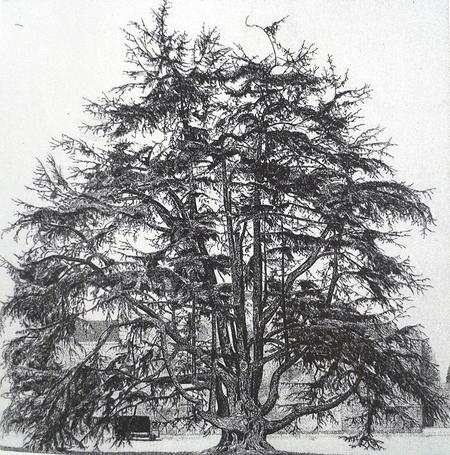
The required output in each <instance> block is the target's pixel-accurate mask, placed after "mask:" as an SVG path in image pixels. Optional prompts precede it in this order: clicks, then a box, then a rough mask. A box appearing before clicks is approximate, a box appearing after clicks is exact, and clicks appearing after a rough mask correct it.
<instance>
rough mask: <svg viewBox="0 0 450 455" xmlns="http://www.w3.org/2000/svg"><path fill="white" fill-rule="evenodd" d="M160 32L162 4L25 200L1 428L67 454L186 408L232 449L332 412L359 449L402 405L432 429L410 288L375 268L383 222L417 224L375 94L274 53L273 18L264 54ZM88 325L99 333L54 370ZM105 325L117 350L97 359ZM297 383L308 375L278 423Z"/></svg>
mask: <svg viewBox="0 0 450 455" xmlns="http://www.w3.org/2000/svg"><path fill="white" fill-rule="evenodd" d="M167 16H168V10H167V6H166V4H163V5H162V6H161V7H160V8H159V9H158V10H157V11H156V12H155V13H154V21H153V25H152V27H148V26H147V25H146V24H145V23H144V22H143V21H142V22H136V23H133V24H132V28H131V29H130V30H129V31H127V32H126V43H127V60H128V63H129V64H130V65H131V66H130V68H131V69H130V70H128V71H127V74H128V76H129V82H127V83H126V84H124V85H121V86H119V87H116V88H114V89H113V90H112V91H110V92H109V93H108V94H105V95H104V96H103V97H102V98H101V99H99V100H98V101H93V102H89V104H88V106H87V112H88V113H90V114H91V115H92V119H93V120H92V123H91V124H90V125H88V126H86V130H87V133H89V134H91V133H94V134H95V135H96V136H97V139H96V140H95V141H94V140H91V141H90V142H89V139H85V140H83V139H76V138H72V137H67V136H63V137H62V138H61V139H60V140H57V141H55V143H54V144H53V145H54V147H55V148H56V149H58V150H60V151H62V152H64V153H66V154H67V155H68V156H69V157H70V160H71V166H70V169H69V170H64V169H61V168H60V167H59V166H58V164H57V161H56V160H55V158H54V157H52V156H51V157H49V158H48V161H47V162H46V163H42V164H40V165H39V166H38V168H37V170H36V174H35V179H34V182H33V190H34V191H36V192H37V194H38V196H39V198H40V200H41V203H40V204H39V205H38V204H31V203H26V202H21V203H20V213H19V214H18V216H17V219H16V220H15V221H14V222H13V224H12V225H11V230H12V231H14V232H15V233H16V235H17V236H21V235H25V236H26V239H27V240H28V248H27V249H26V251H24V252H23V253H21V254H20V255H19V256H18V262H17V263H16V264H10V263H5V265H6V267H8V270H9V272H10V274H11V276H12V279H13V280H14V284H15V289H14V293H13V295H12V296H11V297H10V298H9V299H8V300H7V301H6V302H5V303H4V305H3V307H2V316H3V317H10V318H13V319H15V320H18V321H20V323H21V324H22V327H23V329H22V330H21V331H20V332H19V333H18V334H17V336H16V337H15V338H14V339H13V340H12V341H10V342H9V343H8V345H7V346H6V348H5V350H4V360H5V362H6V365H7V368H8V369H7V377H8V379H9V382H10V384H11V388H10V392H9V396H10V398H11V400H12V401H11V404H10V406H9V408H8V410H7V411H6V414H5V417H4V423H5V425H6V426H7V427H9V428H13V429H18V430H21V431H23V432H25V433H26V435H27V437H28V444H29V445H30V446H32V447H35V448H36V447H37V448H53V447H61V446H64V445H66V446H67V445H82V444H84V442H85V441H87V440H88V439H92V438H101V437H102V435H103V434H107V432H108V431H109V430H110V429H111V425H112V423H113V422H114V418H115V416H116V415H119V414H120V413H122V412H124V411H125V410H127V409H130V408H133V407H135V406H136V405H137V404H138V403H145V404H146V405H147V406H149V407H150V408H155V409H158V408H159V407H161V406H164V405H167V404H170V405H176V404H177V403H180V402H181V401H184V402H188V403H190V404H191V408H192V415H191V416H188V417H187V418H186V420H189V418H195V419H200V420H202V421H204V422H205V423H206V424H207V425H210V426H212V427H215V428H218V429H220V430H221V431H222V438H221V442H220V444H219V447H218V448H217V449H216V450H220V451H223V452H226V453H228V452H230V453H232V452H236V453H237V452H239V453H240V452H245V451H247V452H251V451H254V452H255V451H256V452H267V451H271V450H273V449H272V448H271V447H270V445H269V444H268V443H267V442H266V436H267V435H269V434H272V433H275V432H277V431H279V430H282V429H284V428H292V427H293V426H295V423H296V421H297V420H298V419H299V418H301V417H302V416H307V415H319V417H320V418H321V419H327V418H332V416H333V412H335V410H336V409H337V408H338V407H339V406H340V405H341V404H343V403H346V402H348V401H353V402H358V403H359V405H360V413H359V414H358V416H356V417H355V418H354V424H355V432H354V434H351V435H349V436H348V439H349V441H350V442H351V443H353V444H358V445H362V446H365V447H373V446H378V441H376V440H375V439H374V437H373V430H374V425H375V424H376V423H377V422H380V421H381V420H382V419H383V418H386V417H389V418H394V417H395V418H398V419H400V420H402V421H403V422H404V423H405V425H410V424H411V423H412V422H411V417H410V416H409V415H408V414H407V413H406V412H405V411H404V409H405V407H404V404H405V403H408V402H410V401H411V400H416V401H420V402H421V403H423V404H424V405H425V406H426V408H427V412H428V415H429V416H430V418H432V419H434V418H444V412H443V406H444V398H443V397H442V396H441V395H440V394H439V392H438V391H437V390H435V388H433V387H432V386H430V384H429V381H428V380H427V375H424V374H423V363H424V362H427V371H428V372H429V371H433V370H435V366H434V365H433V364H432V361H431V359H430V358H429V356H428V357H427V356H422V352H421V350H420V349H418V346H419V345H420V339H421V336H420V335H419V332H418V328H417V327H412V326H404V325H403V326H402V325H401V323H400V322H399V319H400V318H401V317H402V316H403V314H404V312H405V309H406V305H405V302H407V295H408V293H409V292H411V291H412V292H420V291H422V290H423V289H424V287H425V282H424V280H423V279H422V278H420V277H419V276H418V275H416V274H415V272H414V270H413V268H412V266H411V265H410V263H409V261H408V260H407V259H404V258H401V257H397V256H395V255H392V254H390V253H389V252H390V251H393V248H392V245H397V244H399V243H401V239H402V237H403V236H404V235H405V232H403V231H401V230H400V228H398V226H400V227H402V226H403V227H404V226H405V225H414V226H416V227H417V228H418V229H420V230H422V231H423V232H426V231H427V230H428V228H429V226H430V224H432V223H433V218H432V215H431V213H430V210H429V208H428V207H427V205H426V204H425V203H424V202H423V199H424V196H426V195H427V193H426V192H421V191H418V190H416V189H414V188H413V187H412V186H409V185H407V184H404V183H402V182H398V181H396V180H395V172H394V170H393V168H392V167H391V166H390V165H389V164H388V161H389V155H388V151H389V148H390V145H391V144H390V142H389V141H385V140H383V139H381V138H380V136H381V131H380V129H379V128H369V127H367V126H365V124H364V121H363V117H362V114H361V106H362V104H363V103H364V101H366V100H367V99H368V98H369V96H370V89H369V87H368V86H363V87H360V88H353V87H351V86H350V83H349V81H348V77H347V75H346V74H344V75H340V74H339V73H338V72H337V70H336V68H335V66H334V64H333V62H332V60H331V58H329V59H328V62H327V63H326V64H325V65H324V66H322V67H319V66H317V65H316V63H315V49H314V48H313V47H312V46H308V45H306V44H304V43H303V44H301V45H300V47H299V48H298V49H295V50H292V49H287V48H285V47H284V46H283V45H282V44H281V43H280V42H279V40H278V39H277V31H278V28H279V27H280V26H281V24H282V22H283V20H281V21H277V22H274V23H273V24H272V25H270V26H268V27H259V26H252V27H256V28H257V29H258V30H255V32H258V33H261V34H262V35H261V36H264V37H265V39H267V43H268V46H269V47H268V54H267V55H266V56H264V57H259V56H252V55H248V54H247V53H246V51H245V50H244V49H243V48H242V47H240V46H238V45H237V46H235V47H233V48H229V47H225V46H224V45H223V44H222V43H221V40H220V37H219V34H218V32H217V31H216V30H215V29H212V30H208V29H206V28H205V29H203V30H202V31H201V32H200V33H199V35H198V36H197V37H196V38H195V39H194V40H190V39H189V38H188V36H187V35H186V34H185V33H181V32H174V31H170V30H169V29H168V26H167ZM249 26H250V25H249ZM89 134H88V135H87V136H89ZM93 312H102V313H103V314H104V315H105V317H106V318H108V320H109V321H110V329H107V330H106V331H105V332H104V334H103V335H102V336H101V337H100V338H99V340H98V343H97V345H96V346H95V348H93V349H92V350H91V352H89V353H87V354H86V355H85V356H83V357H80V358H79V359H77V361H76V362H75V364H74V365H70V366H67V365H65V364H64V363H63V362H61V359H60V357H61V355H60V352H61V350H62V349H68V348H69V349H70V348H72V347H73V346H74V345H75V343H76V341H75V338H74V334H75V328H76V325H77V323H79V322H80V320H84V319H86V318H89V314H90V313H93ZM117 327H120V328H123V329H126V330H125V333H126V338H127V340H126V343H125V344H124V346H123V349H122V350H120V351H118V353H117V354H116V355H114V356H113V357H112V358H111V357H108V356H105V355H104V353H103V352H102V349H101V348H102V345H104V343H105V342H106V341H107V339H108V335H109V333H110V331H112V330H115V329H116V328H117ZM292 371H294V372H295V374H296V375H298V377H302V378H304V381H303V382H302V385H301V387H299V388H297V389H295V390H294V391H292V393H291V394H290V404H289V406H284V407H283V409H282V410H280V409H278V408H277V403H278V402H279V397H280V393H281V392H280V383H281V381H282V378H283V375H286V374H289V373H290V372H292ZM105 432H106V433H105Z"/></svg>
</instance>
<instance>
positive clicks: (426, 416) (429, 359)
mask: <svg viewBox="0 0 450 455" xmlns="http://www.w3.org/2000/svg"><path fill="white" fill-rule="evenodd" d="M421 351H422V352H421V355H422V360H421V362H422V376H423V377H424V379H425V381H426V382H427V383H428V384H429V385H430V387H433V388H436V389H438V388H439V387H441V379H440V375H439V370H438V369H436V368H434V363H435V359H434V354H433V349H432V348H431V344H430V340H429V339H428V338H426V339H424V340H422V343H421ZM430 365H433V366H432V367H431V368H430ZM437 423H439V422H438V420H437V419H436V416H435V415H434V414H433V412H429V411H428V405H427V403H424V404H423V406H422V424H423V426H424V427H433V426H435V425H436V424H437Z"/></svg>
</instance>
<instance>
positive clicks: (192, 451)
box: [0, 429, 450, 455]
mask: <svg viewBox="0 0 450 455" xmlns="http://www.w3.org/2000/svg"><path fill="white" fill-rule="evenodd" d="M380 438H381V439H383V440H384V441H385V446H384V447H385V450H383V451H381V452H380V451H373V450H364V449H351V448H350V447H348V445H347V444H346V443H345V441H343V440H342V439H340V438H339V436H338V435H330V434H314V435H312V434H304V435H299V436H288V435H275V436H272V437H270V438H268V440H269V442H270V443H271V444H272V445H273V446H274V447H275V448H276V449H278V450H285V451H288V452H290V455H375V454H378V455H450V429H445V430H428V431H425V432H424V433H421V434H393V435H380ZM218 440H219V437H218V436H215V435H214V436H207V437H202V436H166V435H164V436H163V437H162V438H161V439H160V440H158V441H154V442H147V441H133V443H132V444H131V445H127V446H122V447H116V448H112V447H110V446H109V445H107V444H105V445H102V446H101V447H100V448H101V450H102V451H103V454H102V455H107V454H110V455H119V453H121V452H122V453H125V454H126V455H171V454H174V455H198V452H199V451H200V450H204V449H207V448H209V447H212V446H214V445H215V444H217V442H218ZM16 442H17V439H16ZM1 444H2V445H3V446H9V447H11V446H15V445H17V444H14V440H12V439H11V438H6V439H2V440H1ZM0 448H1V447H0ZM78 453H80V452H78ZM21 455H25V454H24V453H23V454H21ZM74 455H75V454H74Z"/></svg>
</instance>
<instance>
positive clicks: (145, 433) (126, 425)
mask: <svg viewBox="0 0 450 455" xmlns="http://www.w3.org/2000/svg"><path fill="white" fill-rule="evenodd" d="M115 433H116V438H117V439H118V440H119V441H125V440H130V439H135V440H136V439H137V440H145V441H154V440H155V439H156V438H157V436H158V435H157V433H158V431H157V425H154V423H153V422H152V421H151V420H150V417H148V416H117V417H116V421H115Z"/></svg>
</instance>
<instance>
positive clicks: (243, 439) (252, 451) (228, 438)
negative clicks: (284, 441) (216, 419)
mask: <svg viewBox="0 0 450 455" xmlns="http://www.w3.org/2000/svg"><path fill="white" fill-rule="evenodd" d="M281 453H283V452H281V451H278V450H276V449H275V448H274V447H272V446H271V445H270V444H269V443H268V442H267V441H266V435H265V432H264V430H263V427H262V426H261V425H258V424H255V425H253V426H252V427H251V428H249V430H248V431H247V432H245V433H242V432H240V431H229V430H222V436H221V438H220V441H219V444H217V446H215V447H212V448H211V449H207V450H205V451H203V452H202V455H215V454H217V455H219V454H220V455H222V454H223V455H262V454H264V455H268V454H269V455H275V454H277V455H278V454H281Z"/></svg>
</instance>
